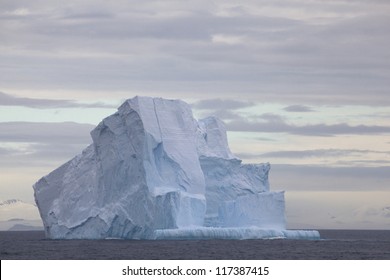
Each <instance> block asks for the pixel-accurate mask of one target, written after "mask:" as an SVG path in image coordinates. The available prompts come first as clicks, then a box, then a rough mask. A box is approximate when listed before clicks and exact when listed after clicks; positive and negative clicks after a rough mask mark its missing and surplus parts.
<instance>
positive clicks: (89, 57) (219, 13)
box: [0, 0, 390, 105]
mask: <svg viewBox="0 0 390 280" xmlns="http://www.w3.org/2000/svg"><path fill="white" fill-rule="evenodd" d="M1 7H2V9H1V11H2V12H0V24H1V27H2V28H1V30H0V37H1V38H2V46H1V47H0V50H1V52H0V53H1V54H0V61H1V62H2V63H1V67H0V77H1V78H0V79H1V82H2V85H3V87H4V88H6V89H15V90H16V89H18V88H19V89H20V88H24V89H35V90H39V89H42V88H45V89H53V88H62V89H68V90H77V89H89V90H106V91H107V90H131V91H133V90H134V91H141V90H143V91H154V92H156V89H158V90H159V91H160V92H165V93H166V92H180V93H181V94H182V95H183V97H185V96H186V95H188V94H195V93H198V94H199V96H202V97H206V96H209V95H210V94H213V95H215V96H219V97H227V96H230V97H236V96H237V92H240V96H241V97H246V98H251V99H253V98H255V99H257V100H264V101H270V100H276V101H280V100H291V101H294V100H295V101H300V100H302V99H304V100H305V101H309V102H312V103H315V102H317V103H320V102H323V101H324V100H327V102H332V103H334V104H373V105H384V104H387V105H389V104H390V101H389V98H387V95H388V91H387V89H388V88H389V85H390V79H389V77H390V63H389V60H388V59H385V58H386V57H389V55H390V50H389V48H388V47H387V46H388V45H389V43H390V36H389V29H388V26H389V25H390V18H389V17H388V14H389V11H390V3H388V2H386V1H369V3H368V2H367V1H319V0H318V1H306V0H303V1H292V0H287V1H241V2H240V4H237V3H236V2H233V1H213V2H210V1H185V2H183V1H147V2H139V1H137V2H135V1H109V2H107V1H83V2H82V3H80V2H79V1H66V2H64V3H56V5H53V1H49V0H41V1H26V0H25V1H10V0H7V1H2V3H1ZM205 91H207V94H208V95H206V92H205ZM351 92H353V96H351ZM368 92H370V93H369V94H368ZM9 93H11V94H12V93H13V92H9ZM209 97H210V96H209Z"/></svg>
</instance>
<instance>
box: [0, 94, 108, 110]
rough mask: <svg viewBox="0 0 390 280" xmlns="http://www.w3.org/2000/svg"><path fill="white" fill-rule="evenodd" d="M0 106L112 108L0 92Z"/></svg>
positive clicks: (95, 104)
mask: <svg viewBox="0 0 390 280" xmlns="http://www.w3.org/2000/svg"><path fill="white" fill-rule="evenodd" d="M0 106H22V107H30V108H40V109H45V108H112V107H113V106H112V105H107V104H103V103H92V104H82V103H78V102H75V101H73V100H62V99H40V98H28V97H15V96H13V95H10V94H6V93H3V92H0Z"/></svg>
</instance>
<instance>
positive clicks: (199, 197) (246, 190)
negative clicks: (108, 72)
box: [33, 96, 319, 239]
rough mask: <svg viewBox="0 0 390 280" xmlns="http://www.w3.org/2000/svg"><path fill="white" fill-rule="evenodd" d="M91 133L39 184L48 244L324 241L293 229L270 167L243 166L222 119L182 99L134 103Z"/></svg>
mask: <svg viewBox="0 0 390 280" xmlns="http://www.w3.org/2000/svg"><path fill="white" fill-rule="evenodd" d="M91 137H92V144H91V145H89V146H88V147H86V148H85V149H84V150H83V151H82V153H81V154H80V155H78V156H76V157H75V158H73V159H71V160H70V161H68V162H67V163H65V164H63V165H62V166H60V167H59V168H57V169H56V170H54V171H52V172H51V173H50V174H48V175H46V176H44V177H42V178H41V179H40V180H39V181H38V182H37V183H35V184H34V186H33V188H34V196H35V201H36V204H37V206H38V209H39V212H40V215H41V218H42V221H43V224H44V229H45V233H46V236H47V238H52V239H104V238H123V239H187V238H199V239H200V238H202V239H204V238H224V239H229V238H230V239H248V238H306V239H307V238H308V239H313V238H319V234H318V232H317V231H289V230H286V228H285V224H286V221H285V201H284V192H271V191H270V186H269V182H268V173H269V170H270V164H268V163H264V164H243V163H242V161H241V160H240V159H239V158H237V157H236V156H234V155H233V154H232V152H231V151H230V149H229V146H228V141H227V135H226V129H225V126H224V124H223V122H222V121H220V120H219V119H217V118H215V117H208V118H205V119H202V120H196V119H195V118H194V117H193V114H192V110H191V108H190V106H189V105H188V104H187V103H185V102H183V101H181V100H167V99H162V98H151V97H139V96H138V97H134V98H132V99H129V100H127V101H125V102H124V103H123V104H122V105H121V106H120V107H119V108H118V111H117V112H116V113H114V114H113V115H111V116H108V117H107V118H105V119H103V120H102V121H101V122H100V123H99V125H97V127H96V128H95V129H93V130H92V131H91Z"/></svg>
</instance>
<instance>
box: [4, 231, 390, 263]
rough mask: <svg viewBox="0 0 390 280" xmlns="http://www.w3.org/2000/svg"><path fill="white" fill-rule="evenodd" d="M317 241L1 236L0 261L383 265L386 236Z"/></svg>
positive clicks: (333, 235)
mask: <svg viewBox="0 0 390 280" xmlns="http://www.w3.org/2000/svg"><path fill="white" fill-rule="evenodd" d="M320 234H321V237H322V239H321V240H280V239H274V240H114V239H111V240H49V239H45V236H44V233H43V232H40V231H13V232H11V231H3V232H0V259H117V260H119V259H271V260H280V259H288V260H296V259H304V260H309V259H315V260H321V259H328V260H333V259H347V260H348V259H351V260H352V259H375V260H379V259H387V260H390V231H387V230H320Z"/></svg>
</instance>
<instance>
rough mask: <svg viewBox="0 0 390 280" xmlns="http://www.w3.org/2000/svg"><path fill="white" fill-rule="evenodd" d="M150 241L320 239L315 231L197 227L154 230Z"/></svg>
mask: <svg viewBox="0 0 390 280" xmlns="http://www.w3.org/2000/svg"><path fill="white" fill-rule="evenodd" d="M150 239H168V240H169V239H310V240H316V239H320V234H319V232H318V231H316V230H276V229H264V228H258V227H245V228H217V227H199V228H184V229H159V230H155V231H154V233H153V235H152V236H151V238H150Z"/></svg>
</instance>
